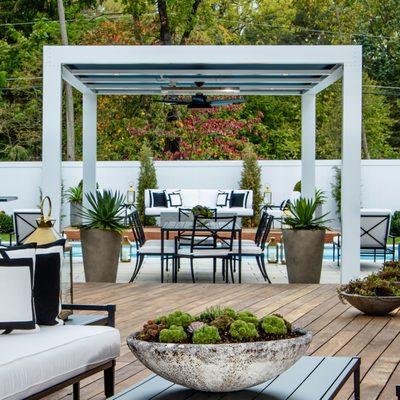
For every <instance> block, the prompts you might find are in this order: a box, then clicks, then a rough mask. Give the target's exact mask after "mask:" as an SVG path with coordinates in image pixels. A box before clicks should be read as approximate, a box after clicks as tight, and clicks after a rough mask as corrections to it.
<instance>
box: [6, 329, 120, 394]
mask: <svg viewBox="0 0 400 400" xmlns="http://www.w3.org/2000/svg"><path fill="white" fill-rule="evenodd" d="M119 352H120V335H119V331H118V330H117V329H114V328H111V327H108V326H81V325H73V326H68V325H57V326H42V327H41V328H40V331H39V332H33V333H12V334H9V335H2V336H0V399H4V400H5V399H6V400H19V399H26V398H32V399H34V398H40V397H42V396H43V395H45V394H46V393H45V392H46V390H47V389H49V388H54V387H57V385H58V384H62V383H64V385H60V386H61V387H63V386H66V385H65V383H68V381H69V380H70V382H69V384H74V383H75V382H77V381H78V382H79V379H78V378H79V377H80V376H81V378H83V377H85V376H83V375H86V376H88V375H90V374H91V373H95V372H97V371H101V370H104V371H105V378H107V374H108V375H109V376H108V382H107V379H106V382H105V383H106V385H105V388H106V396H112V394H113V393H112V391H113V374H114V364H115V361H114V360H115V359H116V358H117V357H118V356H119ZM74 378H76V379H74ZM107 383H108V385H109V387H107ZM78 385H79V383H78ZM61 387H60V388H61ZM78 389H79V386H78ZM74 390H75V388H74ZM52 391H53V390H52ZM50 392H51V391H50ZM50 392H49V393H50ZM107 392H108V393H107ZM76 397H78V396H76Z"/></svg>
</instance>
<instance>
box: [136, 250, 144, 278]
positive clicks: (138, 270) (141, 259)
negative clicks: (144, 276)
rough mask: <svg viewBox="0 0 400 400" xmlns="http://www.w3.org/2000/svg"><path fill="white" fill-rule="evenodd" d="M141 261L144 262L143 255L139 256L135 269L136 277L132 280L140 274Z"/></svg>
mask: <svg viewBox="0 0 400 400" xmlns="http://www.w3.org/2000/svg"><path fill="white" fill-rule="evenodd" d="M143 261H144V255H140V259H139V265H138V269H137V271H136V275H135V276H134V278H133V279H136V277H137V276H138V274H139V272H140V269H141V268H142V265H143Z"/></svg>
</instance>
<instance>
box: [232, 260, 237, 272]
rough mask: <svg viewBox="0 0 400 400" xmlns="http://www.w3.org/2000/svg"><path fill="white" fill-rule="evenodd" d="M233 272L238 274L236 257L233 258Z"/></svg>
mask: <svg viewBox="0 0 400 400" xmlns="http://www.w3.org/2000/svg"><path fill="white" fill-rule="evenodd" d="M233 272H236V257H233Z"/></svg>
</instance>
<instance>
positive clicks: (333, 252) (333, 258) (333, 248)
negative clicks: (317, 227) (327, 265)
mask: <svg viewBox="0 0 400 400" xmlns="http://www.w3.org/2000/svg"><path fill="white" fill-rule="evenodd" d="M335 251H336V248H335V243H333V245H332V262H335Z"/></svg>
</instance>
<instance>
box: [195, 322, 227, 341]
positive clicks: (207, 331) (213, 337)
mask: <svg viewBox="0 0 400 400" xmlns="http://www.w3.org/2000/svg"><path fill="white" fill-rule="evenodd" d="M220 340H221V337H220V336H219V332H218V329H217V328H216V327H215V326H208V325H204V326H203V327H202V328H199V329H197V330H195V331H194V334H193V343H195V344H212V343H217V342H219V341H220Z"/></svg>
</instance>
